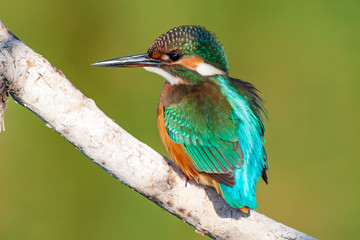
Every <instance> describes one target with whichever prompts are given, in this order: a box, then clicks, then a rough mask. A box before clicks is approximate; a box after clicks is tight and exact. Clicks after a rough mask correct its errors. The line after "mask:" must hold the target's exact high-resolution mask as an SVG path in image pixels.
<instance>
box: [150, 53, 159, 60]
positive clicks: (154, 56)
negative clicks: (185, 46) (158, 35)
mask: <svg viewBox="0 0 360 240" xmlns="http://www.w3.org/2000/svg"><path fill="white" fill-rule="evenodd" d="M151 58H155V59H160V58H161V55H160V54H156V53H155V54H153V55H151Z"/></svg>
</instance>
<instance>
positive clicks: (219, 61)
mask: <svg viewBox="0 0 360 240" xmlns="http://www.w3.org/2000/svg"><path fill="white" fill-rule="evenodd" d="M172 52H180V53H181V54H182V55H194V54H197V55H199V56H201V57H202V58H203V59H204V61H205V62H206V63H210V64H212V65H214V66H215V67H217V68H219V69H221V70H223V71H225V72H228V69H229V66H228V61H227V57H226V53H225V50H224V48H223V46H222V45H221V43H220V42H219V41H217V40H216V37H215V34H213V33H211V32H209V31H207V30H206V29H205V28H204V27H201V26H180V27H176V28H173V29H171V30H170V31H168V32H167V33H164V34H163V35H161V36H160V37H158V38H157V39H156V40H155V41H154V42H153V43H152V44H151V46H150V48H149V50H148V53H149V55H156V54H163V53H172Z"/></svg>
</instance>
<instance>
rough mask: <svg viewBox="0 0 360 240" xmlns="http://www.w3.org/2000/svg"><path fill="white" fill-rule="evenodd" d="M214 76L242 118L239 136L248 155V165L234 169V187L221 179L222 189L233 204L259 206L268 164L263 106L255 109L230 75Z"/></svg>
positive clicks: (235, 205)
mask: <svg viewBox="0 0 360 240" xmlns="http://www.w3.org/2000/svg"><path fill="white" fill-rule="evenodd" d="M212 80H213V81H215V82H217V83H218V84H219V85H220V86H221V92H222V94H223V95H224V96H226V97H227V99H228V101H229V102H230V104H231V106H232V107H233V109H234V111H235V114H236V116H238V117H239V118H240V126H239V130H238V136H239V143H240V146H241V149H242V151H243V155H244V159H243V160H244V165H243V166H242V167H241V168H238V169H236V170H235V171H234V175H235V182H236V183H235V185H234V186H231V187H230V186H226V185H224V184H221V183H220V188H221V191H222V193H223V196H224V198H225V200H226V201H227V202H228V203H229V205H230V206H233V207H242V206H247V207H250V208H252V209H256V208H257V203H256V199H255V195H256V192H255V189H256V183H257V181H258V179H259V178H260V177H261V176H262V174H263V171H264V169H265V168H267V165H268V163H267V159H266V153H265V149H264V146H263V134H264V127H263V122H262V118H261V117H259V111H260V110H261V109H262V108H259V107H256V108H255V111H254V109H253V106H250V102H248V101H246V100H245V98H244V97H243V96H241V95H239V92H238V91H237V90H236V89H235V88H234V87H232V85H231V82H230V81H229V79H228V78H227V77H224V76H217V77H215V78H213V79H212ZM255 99H256V97H255ZM259 103H261V101H259Z"/></svg>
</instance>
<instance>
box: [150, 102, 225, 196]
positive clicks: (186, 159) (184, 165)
mask: <svg viewBox="0 0 360 240" xmlns="http://www.w3.org/2000/svg"><path fill="white" fill-rule="evenodd" d="M157 120H158V121H157V122H158V127H159V132H160V137H161V140H162V141H163V143H164V145H165V147H166V150H167V151H168V152H169V154H170V155H171V157H172V160H173V161H174V162H175V164H176V165H177V166H179V167H180V169H181V170H182V171H183V172H184V174H185V175H186V176H187V177H189V178H191V179H194V180H195V181H196V182H198V183H201V184H204V185H209V186H212V187H214V188H215V189H216V191H217V192H218V193H219V194H221V195H222V193H221V191H220V187H219V183H218V182H217V181H216V180H214V179H212V178H211V177H210V176H209V175H207V174H206V173H202V172H199V171H197V170H196V168H195V166H194V165H193V163H192V161H191V158H190V156H189V155H188V154H187V153H186V152H185V150H184V148H183V146H182V145H181V144H178V143H175V142H173V141H172V140H171V139H170V137H169V135H168V133H167V131H166V127H165V121H164V108H163V107H162V106H159V109H158V119H157Z"/></svg>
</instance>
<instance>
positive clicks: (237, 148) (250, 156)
mask: <svg viewBox="0 0 360 240" xmlns="http://www.w3.org/2000/svg"><path fill="white" fill-rule="evenodd" d="M207 82H208V83H207V84H208V86H210V88H214V89H215V91H216V92H217V94H218V95H219V93H221V94H220V95H221V98H220V99H214V96H212V94H210V93H208V92H206V91H189V93H188V94H187V95H186V96H185V97H184V98H183V99H182V100H181V101H180V102H179V103H177V104H173V105H169V106H166V107H165V109H164V118H165V126H166V129H167V132H168V134H169V137H170V139H171V140H172V141H174V142H176V143H179V144H182V145H183V147H184V150H185V151H186V152H187V153H188V154H189V156H190V157H191V159H192V161H193V163H194V166H195V168H196V169H197V170H198V171H200V172H206V173H210V174H212V173H213V174H214V173H215V174H221V173H229V171H230V172H233V174H234V177H235V185H233V186H229V185H227V184H224V183H221V182H220V184H219V185H220V189H221V191H222V193H223V196H224V199H225V200H226V202H228V204H229V205H230V206H233V207H242V206H248V207H250V208H252V209H256V207H257V204H256V199H255V194H256V193H255V189H256V183H257V181H258V179H259V178H260V177H261V176H262V173H263V170H264V169H265V168H267V160H266V153H265V150H264V147H263V134H264V126H263V121H262V117H261V113H260V112H261V111H263V108H262V101H261V99H260V98H259V97H258V95H257V94H256V92H255V90H256V89H255V88H253V87H252V85H251V84H249V83H246V82H243V81H240V80H236V79H232V78H229V77H227V76H220V75H219V76H216V77H209V78H208V80H207ZM199 86H202V84H200V85H199ZM199 92H201V94H199Z"/></svg>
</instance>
